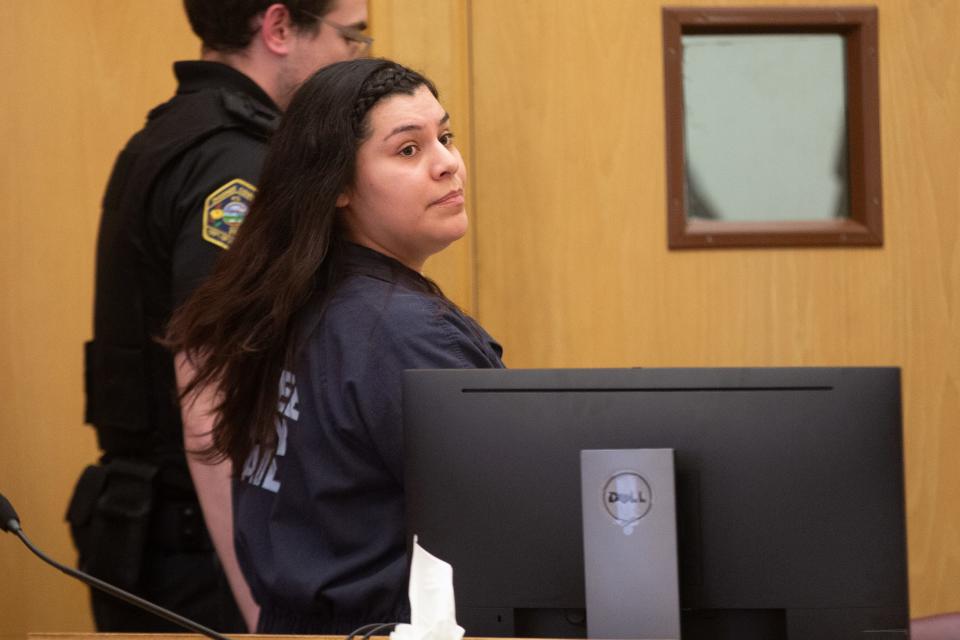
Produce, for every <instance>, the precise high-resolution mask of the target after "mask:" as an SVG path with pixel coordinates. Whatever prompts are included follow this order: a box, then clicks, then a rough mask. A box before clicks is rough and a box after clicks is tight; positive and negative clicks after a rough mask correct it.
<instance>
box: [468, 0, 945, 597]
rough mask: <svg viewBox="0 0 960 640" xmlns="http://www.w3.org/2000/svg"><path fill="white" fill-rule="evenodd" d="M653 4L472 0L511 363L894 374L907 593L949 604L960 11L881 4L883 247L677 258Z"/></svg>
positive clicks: (480, 118) (500, 309)
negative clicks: (899, 370)
mask: <svg viewBox="0 0 960 640" xmlns="http://www.w3.org/2000/svg"><path fill="white" fill-rule="evenodd" d="M661 4H662V3H659V2H645V1H640V0H605V1H604V2H602V3H593V4H590V5H589V6H587V5H584V4H582V3H559V2H555V1H552V0H528V1H526V2H522V3H517V2H512V1H511V0H483V1H479V2H473V3H471V16H470V19H471V24H472V31H471V42H472V53H471V55H472V61H473V67H472V73H473V78H474V84H473V87H472V90H473V95H474V110H473V116H474V139H473V144H474V158H475V161H474V163H473V172H474V178H475V179H474V185H473V186H474V194H475V197H476V207H475V212H476V217H477V220H478V225H477V229H476V261H477V279H476V287H477V308H476V311H477V313H478V316H479V318H480V320H481V321H482V323H483V324H484V325H485V326H486V327H487V329H489V330H490V331H491V332H492V333H493V334H494V336H496V337H497V338H499V339H500V340H501V342H502V343H503V344H504V346H505V348H506V359H507V362H508V363H509V364H510V365H511V366H514V367H573V366H577V367H599V366H635V365H642V366H721V365H728V366H743V365H756V366H772V365H898V366H902V367H903V369H904V388H903V391H904V399H905V432H906V433H905V439H906V460H907V491H908V512H909V538H910V542H909V552H910V579H911V589H912V594H911V602H912V607H913V611H914V613H915V614H918V615H923V614H928V613H933V612H939V611H948V610H960V465H956V464H955V463H954V462H952V461H955V460H956V456H957V454H958V452H960V430H958V429H957V424H958V423H960V231H958V229H960V188H958V187H957V183H958V175H960V153H958V152H957V149H958V148H960V116H958V114H960V53H958V49H957V48H956V46H955V36H954V35H951V34H956V33H957V32H958V29H960V4H958V3H955V2H936V1H934V0H925V1H919V0H918V1H913V2H907V1H906V0H880V1H879V2H877V3H876V4H877V5H878V7H879V16H880V51H881V62H880V75H881V78H880V82H881V122H882V150H883V175H884V193H885V217H886V220H885V222H886V238H887V242H886V245H885V246H884V247H883V248H880V249H840V250H837V249H815V250H811V249H778V250H724V251H683V252H670V251H668V250H667V239H666V238H667V234H666V211H665V198H666V195H665V170H664V134H663V129H664V115H663V89H662V87H663V72H662V57H661V52H660V46H661V31H660V29H661V22H660V9H661ZM669 4H671V5H730V6H733V5H756V4H772V3H769V2H764V3H760V2H756V1H755V0H754V1H744V0H737V1H736V2H716V1H706V0H682V1H671V2H670V3H669ZM776 4H791V5H798V4H799V5H805V4H807V5H809V4H814V3H812V2H779V3H776ZM745 188H749V185H745Z"/></svg>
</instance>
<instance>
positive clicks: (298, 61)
mask: <svg viewBox="0 0 960 640" xmlns="http://www.w3.org/2000/svg"><path fill="white" fill-rule="evenodd" d="M366 28H367V0H336V2H334V4H333V8H332V9H331V11H329V12H328V13H327V14H326V15H324V16H323V18H322V19H320V20H318V21H317V25H316V29H314V30H312V31H311V30H303V31H295V32H294V34H293V42H292V46H291V49H290V53H289V54H288V55H287V59H286V62H285V65H284V66H285V68H284V73H283V84H285V85H286V86H285V87H283V91H282V93H283V95H284V98H283V99H282V101H283V102H285V103H286V102H289V98H290V97H292V95H293V93H294V91H296V89H297V88H298V87H299V86H300V85H301V84H302V83H303V81H304V80H306V79H307V78H309V77H310V76H311V75H313V73H314V72H315V71H318V70H320V69H322V68H323V67H325V66H327V65H330V64H333V63H335V62H342V61H344V60H353V59H354V58H357V57H359V56H361V55H363V54H364V53H365V51H366V47H365V45H364V44H363V43H362V42H360V41H358V40H356V39H351V38H350V37H348V36H349V35H350V34H355V33H359V32H361V31H364V30H365V29H366ZM345 34H346V35H345ZM281 106H283V105H281Z"/></svg>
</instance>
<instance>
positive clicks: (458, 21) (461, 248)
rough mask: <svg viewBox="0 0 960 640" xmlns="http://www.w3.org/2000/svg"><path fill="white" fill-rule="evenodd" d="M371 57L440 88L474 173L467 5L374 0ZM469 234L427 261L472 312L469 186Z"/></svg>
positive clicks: (444, 0) (456, 0) (450, 0)
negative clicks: (390, 61) (394, 63)
mask: <svg viewBox="0 0 960 640" xmlns="http://www.w3.org/2000/svg"><path fill="white" fill-rule="evenodd" d="M369 10H370V27H371V34H372V35H373V36H374V37H375V38H376V41H375V42H374V45H373V54H374V55H376V56H381V57H384V58H390V59H393V60H396V61H397V62H399V63H401V64H404V65H406V66H408V67H411V68H412V69H415V70H417V71H419V72H421V73H423V74H424V75H426V76H427V77H428V78H430V80H432V81H433V82H434V84H436V85H437V89H438V90H439V92H440V102H441V103H442V104H443V106H444V107H445V108H446V110H447V112H448V113H450V122H451V124H452V127H453V132H454V135H455V140H456V144H457V146H458V147H459V148H460V152H461V153H462V154H463V158H464V161H465V162H466V164H467V171H468V175H469V172H471V168H470V137H471V136H470V125H471V121H470V75H469V68H468V52H469V48H468V43H469V34H468V22H467V0H371V1H370V9H369ZM466 191H467V198H468V207H467V212H468V214H470V218H471V230H470V231H469V232H468V234H467V236H466V237H464V238H462V239H461V240H459V241H457V242H456V243H454V244H453V245H451V246H450V247H449V248H447V249H446V250H445V251H443V252H441V253H439V254H437V255H435V256H433V257H432V258H430V260H429V261H428V262H427V266H426V269H425V272H426V274H427V275H428V276H430V277H431V278H433V279H434V280H436V281H437V283H438V284H439V285H440V286H441V287H442V288H443V290H444V292H445V293H446V294H447V296H449V297H450V298H451V299H452V300H453V301H454V302H456V303H457V304H458V305H459V306H460V307H461V308H462V309H464V310H466V311H468V312H469V311H470V310H471V309H472V308H473V302H474V300H473V293H474V289H473V246H472V243H473V241H474V239H475V237H476V224H475V219H476V216H475V211H476V208H475V207H474V206H473V202H474V200H473V189H472V187H471V185H470V184H469V181H468V185H467V190H466Z"/></svg>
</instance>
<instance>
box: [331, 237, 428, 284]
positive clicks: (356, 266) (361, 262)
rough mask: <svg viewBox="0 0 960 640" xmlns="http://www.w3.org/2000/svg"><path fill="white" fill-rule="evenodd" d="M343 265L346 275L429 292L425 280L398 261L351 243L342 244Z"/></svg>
mask: <svg viewBox="0 0 960 640" xmlns="http://www.w3.org/2000/svg"><path fill="white" fill-rule="evenodd" d="M343 264H344V266H345V268H346V269H345V270H346V272H347V273H354V274H360V275H364V276H369V277H371V278H376V279H377V280H383V281H384V282H391V283H398V284H403V285H405V286H407V287H410V288H412V289H415V290H429V285H427V280H426V278H424V277H423V276H422V275H420V274H419V273H417V272H416V271H414V270H413V269H411V268H410V267H408V266H406V265H405V264H403V263H402V262H400V261H399V260H395V259H393V258H391V257H389V256H386V255H384V254H382V253H380V252H379V251H374V250H373V249H370V248H367V247H364V246H361V245H359V244H354V243H353V242H344V244H343Z"/></svg>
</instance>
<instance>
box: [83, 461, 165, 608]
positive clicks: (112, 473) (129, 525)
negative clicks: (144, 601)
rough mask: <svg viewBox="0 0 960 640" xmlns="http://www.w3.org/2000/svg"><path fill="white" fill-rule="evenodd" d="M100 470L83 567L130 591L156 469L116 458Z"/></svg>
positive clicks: (140, 558)
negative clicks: (101, 478) (99, 487)
mask: <svg viewBox="0 0 960 640" xmlns="http://www.w3.org/2000/svg"><path fill="white" fill-rule="evenodd" d="M104 469H105V475H106V479H105V481H104V485H103V491H102V493H101V494H100V497H99V498H98V499H97V501H96V505H95V507H94V510H93V515H92V519H91V521H90V525H89V526H90V530H89V538H91V539H90V540H89V542H88V545H87V546H88V550H87V555H86V562H85V565H86V566H85V568H86V570H87V571H88V572H89V573H91V574H92V575H94V576H96V577H97V578H100V579H101V580H106V581H107V582H110V583H112V584H115V585H117V586H118V587H121V588H123V589H128V590H129V589H134V588H135V587H136V585H137V582H138V581H139V579H140V568H141V565H142V564H143V552H144V547H145V543H146V541H147V536H148V534H149V527H150V517H151V511H152V507H153V496H154V487H153V484H154V483H153V480H154V477H155V476H156V474H157V471H158V467H157V466H155V465H151V464H146V463H143V462H135V461H131V460H124V459H116V460H113V461H111V462H110V463H108V464H107V465H106V466H105V467H104ZM81 480H82V479H81Z"/></svg>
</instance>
